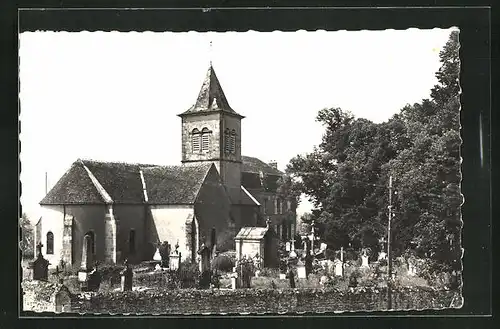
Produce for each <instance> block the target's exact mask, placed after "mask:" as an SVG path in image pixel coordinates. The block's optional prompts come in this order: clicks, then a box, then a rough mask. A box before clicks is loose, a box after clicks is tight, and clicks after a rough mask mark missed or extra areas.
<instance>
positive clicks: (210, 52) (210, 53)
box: [209, 40, 212, 66]
mask: <svg viewBox="0 0 500 329" xmlns="http://www.w3.org/2000/svg"><path fill="white" fill-rule="evenodd" d="M209 58H210V66H212V40H210V50H209Z"/></svg>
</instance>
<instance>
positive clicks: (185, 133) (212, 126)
mask: <svg viewBox="0 0 500 329" xmlns="http://www.w3.org/2000/svg"><path fill="white" fill-rule="evenodd" d="M219 116H220V115H219V114H217V113H216V114H208V115H201V116H187V117H184V118H182V160H183V161H184V160H204V159H214V158H219V157H220V151H221V150H220V142H219V141H220V120H219ZM205 127H206V128H208V129H209V130H211V131H212V134H211V138H210V148H209V151H208V152H202V151H200V152H196V153H194V152H193V150H192V147H191V146H192V145H191V133H192V131H193V129H195V128H196V129H198V130H199V131H201V130H202V129H203V128H205Z"/></svg>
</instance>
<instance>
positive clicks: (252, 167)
mask: <svg viewBox="0 0 500 329" xmlns="http://www.w3.org/2000/svg"><path fill="white" fill-rule="evenodd" d="M178 116H179V117H180V118H181V122H182V123H181V124H182V136H181V143H182V163H181V164H180V165H178V166H162V165H154V164H136V163H113V162H101V161H92V160H84V159H78V160H76V161H75V162H74V163H73V164H72V166H71V168H69V170H68V171H67V172H66V173H65V174H64V175H63V176H62V177H61V178H60V179H59V181H58V182H57V183H56V184H55V185H54V187H53V188H52V189H51V190H50V191H49V192H48V193H47V195H46V196H45V197H44V198H43V199H42V201H41V202H40V206H41V209H42V212H41V218H40V220H39V222H38V223H37V224H36V229H35V243H36V244H37V243H39V242H41V243H42V245H43V248H42V253H43V255H44V257H45V258H46V259H47V260H49V262H50V263H51V265H50V266H51V267H52V268H53V267H55V266H56V265H57V264H59V263H60V262H61V261H63V262H64V263H65V264H72V265H74V266H75V265H76V266H79V264H80V262H81V258H82V249H83V241H84V236H85V235H89V236H90V237H91V238H90V239H88V241H89V245H87V249H88V250H91V252H92V253H93V255H94V257H93V259H95V260H97V261H99V262H102V263H111V264H112V263H121V262H123V261H124V260H125V259H128V260H129V261H130V262H140V261H143V260H150V259H152V257H153V254H154V252H155V249H156V246H158V245H159V244H160V243H163V242H167V243H169V244H170V245H171V246H177V247H178V250H179V251H180V252H181V254H182V259H183V260H195V259H196V256H197V252H198V250H199V248H200V247H201V246H202V245H203V244H204V245H206V246H212V247H213V248H216V249H217V250H218V251H226V250H235V241H234V238H235V236H236V234H237V233H238V232H239V231H240V229H241V228H243V227H265V226H266V223H268V225H270V227H272V228H273V230H274V232H275V233H276V235H277V237H278V238H279V239H281V240H282V241H286V240H289V239H290V238H291V237H292V235H293V234H294V224H295V218H296V212H295V211H296V206H297V205H296V204H295V201H294V200H293V199H287V198H286V197H283V196H280V195H279V193H278V185H279V180H280V178H281V177H283V176H284V173H283V172H281V171H280V170H278V168H277V164H276V162H271V163H266V162H263V161H261V160H259V159H258V158H255V157H249V156H243V155H242V154H241V151H242V150H241V138H242V135H241V125H242V120H243V119H244V116H242V115H240V114H238V113H237V112H236V111H234V110H233V109H232V108H231V106H230V105H229V103H228V101H227V99H226V96H225V95H224V92H223V90H222V87H221V85H220V83H219V80H218V79H217V76H216V74H215V71H214V68H213V66H212V65H211V64H210V67H209V69H208V72H207V75H206V78H205V80H204V81H203V84H202V86H201V90H200V92H199V94H198V98H197V99H196V102H195V103H194V105H193V106H192V107H191V108H189V109H188V110H187V111H185V112H183V113H181V114H179V115H178Z"/></svg>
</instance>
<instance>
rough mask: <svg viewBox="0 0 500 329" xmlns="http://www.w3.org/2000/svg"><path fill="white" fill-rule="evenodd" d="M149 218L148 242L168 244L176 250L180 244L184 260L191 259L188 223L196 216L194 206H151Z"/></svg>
mask: <svg viewBox="0 0 500 329" xmlns="http://www.w3.org/2000/svg"><path fill="white" fill-rule="evenodd" d="M149 210H150V216H149V218H148V221H149V222H148V231H149V233H148V241H149V242H150V243H158V242H164V241H166V242H168V243H170V244H171V246H172V248H174V246H175V244H176V243H177V242H179V251H180V252H181V253H182V259H183V260H184V259H186V258H188V257H190V255H191V252H190V250H189V249H188V246H189V244H190V241H189V240H188V238H187V237H186V230H187V228H186V221H188V218H189V217H191V218H192V217H193V216H194V210H193V206H192V205H151V206H149Z"/></svg>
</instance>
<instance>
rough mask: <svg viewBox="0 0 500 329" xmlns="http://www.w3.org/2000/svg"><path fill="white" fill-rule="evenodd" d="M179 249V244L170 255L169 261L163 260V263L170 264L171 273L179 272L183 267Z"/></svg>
mask: <svg viewBox="0 0 500 329" xmlns="http://www.w3.org/2000/svg"><path fill="white" fill-rule="evenodd" d="M178 249H179V242H177V244H176V245H175V250H174V251H172V252H171V253H170V255H169V256H168V260H165V259H163V260H162V262H164V263H165V262H168V265H169V269H170V270H171V271H177V270H179V268H180V267H181V258H182V257H181V256H182V255H181V252H180V251H179V250H178Z"/></svg>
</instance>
